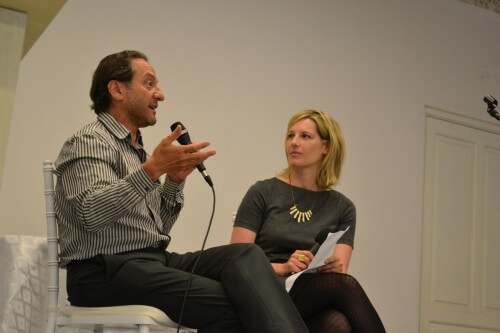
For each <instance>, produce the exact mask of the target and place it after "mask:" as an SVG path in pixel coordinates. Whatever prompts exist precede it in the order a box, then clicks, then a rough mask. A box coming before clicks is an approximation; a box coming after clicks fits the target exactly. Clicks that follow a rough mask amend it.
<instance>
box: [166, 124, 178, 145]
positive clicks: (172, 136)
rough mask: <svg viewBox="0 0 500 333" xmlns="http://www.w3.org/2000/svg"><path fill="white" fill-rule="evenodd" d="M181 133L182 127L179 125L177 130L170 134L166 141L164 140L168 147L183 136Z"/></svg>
mask: <svg viewBox="0 0 500 333" xmlns="http://www.w3.org/2000/svg"><path fill="white" fill-rule="evenodd" d="M181 133H182V129H181V125H177V127H176V128H175V130H174V131H173V132H172V133H170V134H169V135H168V136H167V137H166V138H165V139H163V140H164V142H165V144H167V145H169V144H172V142H174V141H175V140H177V139H178V138H179V137H180V136H181Z"/></svg>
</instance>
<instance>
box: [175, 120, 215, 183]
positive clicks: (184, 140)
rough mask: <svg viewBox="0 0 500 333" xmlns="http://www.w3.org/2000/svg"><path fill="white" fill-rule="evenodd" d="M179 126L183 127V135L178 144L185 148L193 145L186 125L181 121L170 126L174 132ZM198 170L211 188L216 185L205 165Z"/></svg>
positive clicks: (178, 139) (199, 165)
mask: <svg viewBox="0 0 500 333" xmlns="http://www.w3.org/2000/svg"><path fill="white" fill-rule="evenodd" d="M178 125H180V126H181V129H182V132H181V135H180V136H179V137H178V138H177V142H179V143H180V144H181V145H183V146H184V145H189V144H191V143H192V142H191V138H190V137H189V133H188V131H187V129H186V127H184V125H182V123H181V122H180V121H177V122H175V123H173V124H172V125H171V126H170V129H171V130H172V132H173V131H175V129H176V128H177V126H178ZM196 168H197V169H198V171H199V172H201V175H202V176H203V178H205V181H206V182H207V183H208V185H210V187H214V183H212V179H211V178H210V176H209V175H208V172H207V169H206V168H205V166H204V165H203V163H200V164H198V165H197V166H196Z"/></svg>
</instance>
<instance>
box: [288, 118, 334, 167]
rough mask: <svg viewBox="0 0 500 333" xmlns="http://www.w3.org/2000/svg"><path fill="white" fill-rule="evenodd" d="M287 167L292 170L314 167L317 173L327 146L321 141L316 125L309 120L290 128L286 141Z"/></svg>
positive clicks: (300, 121) (298, 122) (306, 119)
mask: <svg viewBox="0 0 500 333" xmlns="http://www.w3.org/2000/svg"><path fill="white" fill-rule="evenodd" d="M285 149H286V156H287V159H288V165H289V166H291V167H293V168H306V167H316V168H317V169H318V171H319V168H320V166H321V161H322V160H323V156H325V155H326V154H327V153H328V145H327V143H326V142H324V141H323V140H321V138H320V136H319V133H318V129H317V126H316V123H315V122H314V121H312V120H311V119H309V118H304V119H301V120H299V121H297V122H296V123H295V124H293V125H292V127H290V130H289V131H288V136H287V141H286V147H285Z"/></svg>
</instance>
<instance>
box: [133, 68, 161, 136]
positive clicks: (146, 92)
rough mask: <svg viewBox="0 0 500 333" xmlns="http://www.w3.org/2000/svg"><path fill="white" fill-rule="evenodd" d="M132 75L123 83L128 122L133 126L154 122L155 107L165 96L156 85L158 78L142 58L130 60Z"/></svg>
mask: <svg viewBox="0 0 500 333" xmlns="http://www.w3.org/2000/svg"><path fill="white" fill-rule="evenodd" d="M131 65H132V68H133V70H134V77H133V78H132V80H131V81H130V82H128V83H127V84H126V85H125V92H126V93H125V95H124V96H125V97H124V100H123V102H124V104H123V106H124V109H125V113H126V115H125V116H126V117H127V119H128V121H129V122H130V124H131V125H132V126H134V127H135V128H141V127H146V126H152V125H154V124H156V108H157V107H158V102H159V101H163V100H164V99H165V96H164V95H163V92H162V91H161V89H160V87H159V86H158V78H157V77H156V73H155V71H154V69H153V67H151V65H150V64H149V63H148V62H147V61H146V60H144V59H133V60H132V61H131Z"/></svg>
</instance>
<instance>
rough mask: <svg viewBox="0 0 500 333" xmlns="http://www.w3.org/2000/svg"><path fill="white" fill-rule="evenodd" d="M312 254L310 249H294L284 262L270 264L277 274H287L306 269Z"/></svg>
mask: <svg viewBox="0 0 500 333" xmlns="http://www.w3.org/2000/svg"><path fill="white" fill-rule="evenodd" d="M313 258H314V255H313V254H312V253H311V251H306V250H295V252H294V253H292V255H291V256H290V258H288V261H287V262H286V263H284V264H276V263H274V264H272V265H273V268H274V270H275V271H276V274H278V276H287V275H289V274H293V273H298V272H301V271H303V270H304V269H306V268H307V267H308V266H309V264H310V263H311V260H312V259H313Z"/></svg>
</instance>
